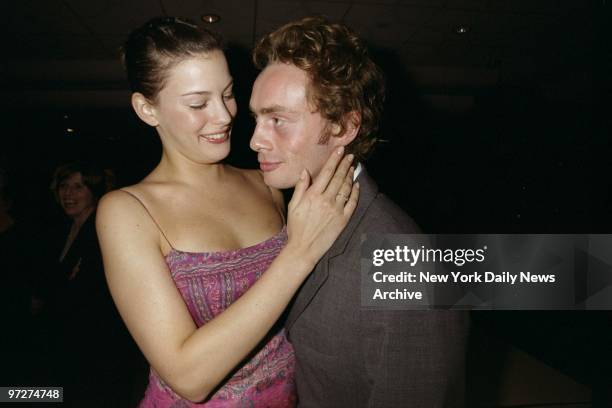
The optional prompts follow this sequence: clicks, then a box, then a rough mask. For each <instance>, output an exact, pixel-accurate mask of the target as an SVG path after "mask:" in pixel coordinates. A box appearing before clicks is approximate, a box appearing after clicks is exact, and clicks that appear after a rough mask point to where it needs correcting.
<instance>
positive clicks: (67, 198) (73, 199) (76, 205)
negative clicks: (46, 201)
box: [57, 173, 96, 219]
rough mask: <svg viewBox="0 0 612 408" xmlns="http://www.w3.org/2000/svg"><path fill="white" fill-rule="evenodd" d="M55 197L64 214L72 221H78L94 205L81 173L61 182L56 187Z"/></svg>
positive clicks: (92, 197) (93, 199)
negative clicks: (56, 196) (57, 198)
mask: <svg viewBox="0 0 612 408" xmlns="http://www.w3.org/2000/svg"><path fill="white" fill-rule="evenodd" d="M57 195H58V197H59V200H60V205H61V206H62V208H63V209H64V212H65V213H66V215H67V216H69V217H70V218H72V219H78V218H79V217H80V216H82V215H84V214H86V213H87V212H88V211H90V210H91V209H93V208H94V207H95V205H96V200H95V198H94V196H93V194H92V192H91V190H90V189H89V187H87V186H86V185H85V184H84V183H83V176H82V175H81V173H73V174H71V175H70V176H68V177H66V178H65V179H64V180H62V181H61V182H60V183H59V186H58V187H57Z"/></svg>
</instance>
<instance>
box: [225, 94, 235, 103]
mask: <svg viewBox="0 0 612 408" xmlns="http://www.w3.org/2000/svg"><path fill="white" fill-rule="evenodd" d="M223 99H225V100H226V101H228V100H230V99H234V93H233V92H232V93H228V94H225V95H223Z"/></svg>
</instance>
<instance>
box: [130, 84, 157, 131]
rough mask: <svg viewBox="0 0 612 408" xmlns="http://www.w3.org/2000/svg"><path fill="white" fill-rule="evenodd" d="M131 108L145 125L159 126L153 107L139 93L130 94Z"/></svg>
mask: <svg viewBox="0 0 612 408" xmlns="http://www.w3.org/2000/svg"><path fill="white" fill-rule="evenodd" d="M132 108H134V112H136V115H138V117H139V118H140V119H141V120H142V121H143V122H145V123H146V124H147V125H149V126H153V127H155V126H157V125H158V124H159V122H158V121H157V117H156V116H155V109H154V107H153V105H152V104H151V102H150V101H149V100H148V99H147V98H145V96H144V95H143V94H141V93H140V92H134V93H133V94H132Z"/></svg>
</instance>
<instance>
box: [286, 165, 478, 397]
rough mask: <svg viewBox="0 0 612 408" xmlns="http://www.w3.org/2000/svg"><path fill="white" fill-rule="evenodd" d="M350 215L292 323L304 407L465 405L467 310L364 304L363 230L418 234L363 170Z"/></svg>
mask: <svg viewBox="0 0 612 408" xmlns="http://www.w3.org/2000/svg"><path fill="white" fill-rule="evenodd" d="M359 183H360V185H361V193H360V197H359V204H358V206H357V209H356V211H355V213H354V214H353V217H352V218H351V221H350V222H349V224H348V225H347V227H346V229H345V230H344V231H343V232H342V234H341V235H340V237H338V239H337V240H336V242H335V243H334V245H333V246H332V248H331V249H330V250H329V251H328V253H327V254H326V255H325V256H324V257H323V258H322V259H321V261H320V262H319V263H318V264H317V267H316V268H315V270H314V271H313V273H312V274H311V275H310V276H309V278H308V279H307V280H306V282H305V283H304V285H303V286H302V288H301V289H300V291H299V293H298V294H297V296H296V299H295V302H294V304H293V306H292V307H291V310H290V311H289V316H288V319H287V323H286V327H287V329H288V332H289V339H290V340H291V342H292V343H293V346H294V348H295V353H296V358H297V367H296V382H297V390H298V398H299V401H300V406H301V407H316V408H322V407H334V408H342V407H349V408H355V407H411V408H416V407H424V408H436V407H462V406H463V399H464V364H465V346H466V338H467V331H468V317H467V314H466V312H456V311H444V310H435V311H380V310H366V309H363V308H362V307H361V297H360V296H361V295H360V293H361V292H360V291H361V289H360V287H361V286H360V285H361V278H360V259H361V252H360V250H361V237H362V234H364V233H375V232H383V233H396V234H399V233H419V230H418V227H417V226H416V224H415V223H414V222H413V221H412V219H411V218H410V217H409V216H408V215H406V213H404V212H403V211H402V210H401V209H400V208H399V207H398V206H397V205H395V204H394V203H393V202H391V201H390V200H389V199H388V198H386V197H385V196H384V195H382V194H380V193H379V192H378V188H377V186H376V183H375V182H374V181H373V180H372V179H371V178H370V177H369V176H368V175H367V174H366V173H365V171H363V172H362V173H361V174H360V175H359Z"/></svg>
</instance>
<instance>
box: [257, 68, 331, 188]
mask: <svg viewBox="0 0 612 408" xmlns="http://www.w3.org/2000/svg"><path fill="white" fill-rule="evenodd" d="M308 82H309V81H308V77H307V75H306V73H305V72H304V71H302V70H301V69H299V68H297V67H296V66H294V65H291V64H283V63H274V64H271V65H268V66H267V67H266V69H264V70H263V71H262V72H261V74H259V76H258V77H257V80H256V81H255V84H254V85H253V92H252V94H251V102H250V105H251V111H252V112H253V114H254V116H255V118H256V121H257V125H256V127H255V131H254V133H253V137H252V138H251V143H250V146H251V149H253V150H255V151H256V152H257V160H259V165H260V168H261V170H262V171H263V174H264V181H265V183H266V184H267V185H269V186H272V187H274V188H279V189H280V188H289V187H293V186H295V184H296V183H297V181H298V179H299V177H300V173H301V172H302V170H303V169H304V168H305V169H307V170H308V171H309V173H310V174H311V176H312V177H315V176H316V175H317V174H318V173H319V171H320V170H321V168H322V167H323V164H324V163H325V161H326V160H327V158H328V157H329V155H330V154H331V152H332V150H334V148H335V147H336V146H339V144H340V143H341V142H340V140H338V139H337V138H335V137H330V138H329V140H328V141H327V143H325V144H320V143H319V140H320V139H321V136H322V135H323V134H324V132H327V131H328V127H330V128H331V126H330V124H329V121H328V120H327V119H325V118H323V117H322V116H321V114H320V113H319V112H315V108H313V107H312V106H311V105H310V104H309V103H308V100H307V97H306V96H307V89H308Z"/></svg>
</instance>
